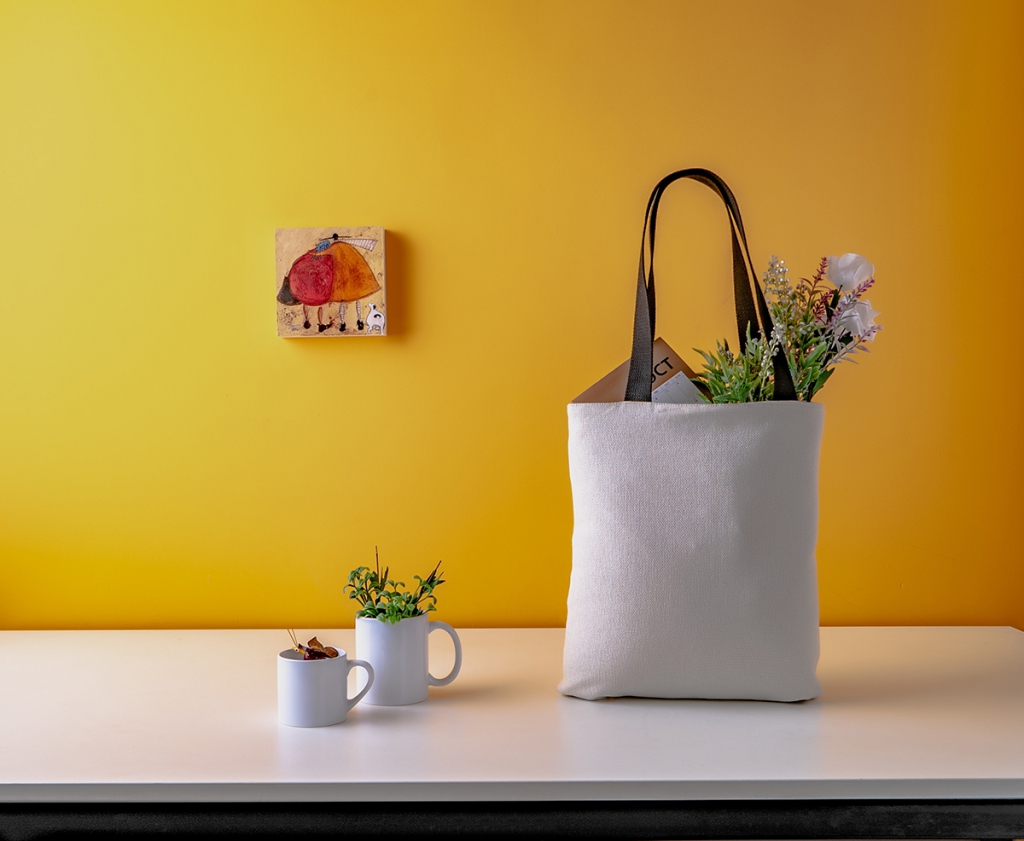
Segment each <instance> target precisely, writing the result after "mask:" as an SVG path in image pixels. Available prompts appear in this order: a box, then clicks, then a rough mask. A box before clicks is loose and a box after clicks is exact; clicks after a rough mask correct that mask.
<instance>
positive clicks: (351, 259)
mask: <svg viewBox="0 0 1024 841" xmlns="http://www.w3.org/2000/svg"><path fill="white" fill-rule="evenodd" d="M276 246H277V249H276V250H277V277H276V281H277V335H278V336H284V337H287V338H339V337H342V336H386V335H387V333H388V325H387V294H386V285H387V284H386V277H385V268H384V229H383V228H381V227H377V226H364V227H357V228H278V229H277V236H276Z"/></svg>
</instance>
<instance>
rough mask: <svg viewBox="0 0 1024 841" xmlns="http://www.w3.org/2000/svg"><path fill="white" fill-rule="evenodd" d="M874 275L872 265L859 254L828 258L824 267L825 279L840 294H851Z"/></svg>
mask: <svg viewBox="0 0 1024 841" xmlns="http://www.w3.org/2000/svg"><path fill="white" fill-rule="evenodd" d="M874 273H875V267H874V265H873V264H871V263H869V262H868V260H867V257H861V256H860V254H844V255H843V256H842V257H829V258H828V265H827V266H826V267H825V278H826V279H827V280H829V281H830V282H831V283H832V284H834V285H835V287H836V289H838V290H839V291H840V292H852V291H853V290H854V289H856V288H857V287H858V286H860V285H861V284H862V283H863V282H864V281H865V280H867V279H868V278H870V277H872V276H873V275H874ZM876 314H877V313H876Z"/></svg>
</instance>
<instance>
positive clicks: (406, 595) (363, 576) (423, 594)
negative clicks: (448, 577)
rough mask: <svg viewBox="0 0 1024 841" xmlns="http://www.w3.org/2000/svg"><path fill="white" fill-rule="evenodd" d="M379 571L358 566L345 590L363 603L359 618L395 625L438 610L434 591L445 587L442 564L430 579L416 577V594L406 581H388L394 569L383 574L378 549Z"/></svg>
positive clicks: (350, 574) (377, 565) (377, 568)
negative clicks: (389, 574)
mask: <svg viewBox="0 0 1024 841" xmlns="http://www.w3.org/2000/svg"><path fill="white" fill-rule="evenodd" d="M374 553H375V555H376V561H377V562H376V568H375V569H370V568H369V567H358V568H357V569H354V570H352V572H350V573H349V574H348V584H346V585H345V588H344V589H345V591H346V592H348V597H349V598H350V599H355V601H357V602H359V604H360V608H359V610H357V611H356V616H358V617H363V618H366V619H379V620H381V621H382V622H389V623H391V624H392V625H393V624H394V623H396V622H400V621H401V620H403V619H411V618H412V617H413V616H423V615H424V614H426V613H428V612H429V611H431V610H437V596H435V595H434V590H435V588H437V587H440V586H441V585H442V584H444V579H443V578H441V575H442V573H441V562H440V561H438V562H437V566H435V567H434V569H433V571H432V572H431V573H430V575H428V576H427V577H426V578H421V577H420V576H418V575H414V576H413V578H415V579H416V581H417V582H418V585H417V587H416V589H414V590H413V591H412V592H409V591H408V590H405V589H404V587H405V582H403V581H392V580H391V579H390V578H388V573H389V572H390V571H391V569H390V567H385V568H384V572H383V573H382V572H381V571H380V554H379V553H378V552H377V551H376V548H375V549H374Z"/></svg>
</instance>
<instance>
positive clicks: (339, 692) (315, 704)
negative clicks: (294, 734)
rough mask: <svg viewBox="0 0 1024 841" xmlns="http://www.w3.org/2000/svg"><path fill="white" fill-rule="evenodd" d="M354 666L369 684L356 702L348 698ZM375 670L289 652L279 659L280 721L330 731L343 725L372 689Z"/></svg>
mask: <svg viewBox="0 0 1024 841" xmlns="http://www.w3.org/2000/svg"><path fill="white" fill-rule="evenodd" d="M354 666H362V667H363V668H364V669H365V670H366V676H367V681H368V682H367V684H366V686H365V687H364V688H363V690H362V691H361V692H360V693H359V694H358V695H356V697H355V698H349V697H348V673H349V672H350V671H351V670H352V668H353V667H354ZM373 677H374V676H373V666H371V665H370V664H369V663H366V662H364V661H363V660H349V659H348V655H346V654H345V652H344V651H342V650H341V649H338V656H337V657H329V658H327V659H325V660H303V659H302V652H301V651H295V650H294V649H292V648H289V649H288V650H287V651H282V652H281V653H280V654H278V655H277V719H278V721H280V722H281V723H282V724H287V725H288V726H290V727H329V726H330V725H332V724H340V723H341V722H343V721H344V720H345V719H346V717H347V716H348V711H349V710H350V709H352V707H354V706H355V705H356V704H358V703H359V702H360V701H361V700H362V699H363V696H365V695H366V693H367V692H368V691H369V690H370V688H371V687H372V686H373Z"/></svg>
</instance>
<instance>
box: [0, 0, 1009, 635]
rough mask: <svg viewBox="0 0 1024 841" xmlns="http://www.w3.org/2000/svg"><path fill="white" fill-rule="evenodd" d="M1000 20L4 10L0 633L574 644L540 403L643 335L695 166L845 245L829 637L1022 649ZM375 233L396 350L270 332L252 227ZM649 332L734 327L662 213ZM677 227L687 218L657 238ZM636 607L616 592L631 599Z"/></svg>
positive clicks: (559, 12)
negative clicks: (542, 633)
mask: <svg viewBox="0 0 1024 841" xmlns="http://www.w3.org/2000/svg"><path fill="white" fill-rule="evenodd" d="M1022 36H1024V5H1021V4H1020V3H1019V2H1015V0H1010V2H989V3H978V2H973V0H972V2H964V3H957V2H939V0H925V2H901V3H892V2H891V0H881V2H830V3H819V2H817V0H814V2H760V3H753V2H742V1H741V2H717V0H716V2H711V0H702V1H701V2H664V3H662V2H635V0H627V1H626V2H593V0H581V2H554V3H549V2H479V0H469V2H436V3H429V2H420V0H416V1H415V2H359V3H356V2H352V3H349V2H301V3H297V2H291V0H287V1H286V0H275V1H274V2H206V0H201V2H182V0H169V1H168V2H144V3H142V2H134V1H133V0H125V1H124V2H99V1H98V0H86V2H40V1H39V0H24V1H23V2H22V0H17V1H16V2H11V0H0V281H2V288H3V304H2V307H3V309H2V312H3V326H2V328H0V358H2V364H0V394H2V404H0V627H4V628H68V627H70V628H96V627H191V626H204V627H226V626H271V627H274V626H304V627H318V626H320V627H322V626H332V625H338V624H344V623H346V622H350V621H351V617H352V606H351V605H352V603H351V602H349V601H348V600H346V599H344V598H343V596H342V594H341V584H342V583H343V582H342V579H343V576H344V574H345V573H346V572H347V570H348V569H350V568H351V567H353V566H355V565H358V564H361V563H366V562H368V561H369V560H370V559H371V558H372V553H373V546H374V544H375V543H376V544H379V545H380V547H381V552H382V557H383V558H384V560H386V561H389V562H390V563H391V564H392V566H393V567H394V568H396V569H397V570H398V571H399V572H402V573H404V575H405V576H406V577H408V576H410V575H411V574H412V573H413V572H418V571H423V572H425V571H426V570H427V569H428V568H429V567H430V566H431V565H432V564H433V563H434V562H435V561H436V560H437V559H439V558H443V559H444V562H445V567H446V569H447V571H448V573H449V583H447V584H446V585H445V586H444V587H443V588H442V590H441V591H439V592H440V595H441V597H442V605H441V607H442V609H441V612H440V613H439V616H440V617H441V618H445V619H448V620H450V621H452V622H454V623H456V624H458V625H463V626H469V625H483V626H486V625H554V624H559V623H561V622H562V621H564V611H565V607H564V605H565V595H566V590H567V586H568V576H569V565H570V536H571V528H572V522H571V501H570V491H569V483H568V478H567V465H566V422H565V404H566V402H567V401H568V400H569V399H571V398H572V397H573V396H574V395H575V394H577V393H578V392H580V391H582V390H583V389H584V388H585V387H586V386H588V385H590V384H591V383H592V382H593V381H594V380H596V379H597V378H598V377H599V376H601V375H603V374H604V373H605V372H606V371H607V370H609V369H610V368H612V367H613V366H615V365H617V364H618V363H619V362H621V361H622V360H623V359H624V358H625V356H626V354H627V352H628V347H629V342H630V319H631V313H630V312H629V306H630V302H631V299H632V296H633V292H634V282H635V260H636V249H637V244H638V238H639V226H640V222H641V214H642V209H643V205H644V202H645V201H646V198H647V194H648V192H649V190H650V188H651V186H652V185H653V184H654V182H655V181H656V180H657V179H658V178H659V177H660V176H661V175H663V174H665V173H666V172H668V171H670V170H672V169H675V168H678V167H683V166H692V165H703V166H707V167H710V168H712V169H714V170H716V171H718V172H719V173H721V174H722V175H723V176H724V177H725V178H726V180H727V181H728V182H729V183H730V184H731V185H732V186H733V188H734V189H735V190H736V192H737V194H738V196H739V198H740V202H741V205H742V207H743V210H744V215H745V218H746V222H747V225H748V228H749V232H750V234H751V246H752V248H753V251H754V254H755V259H756V260H757V262H758V263H762V264H763V263H764V262H766V261H767V258H768V256H769V254H770V253H773V252H774V253H778V254H779V255H781V256H783V257H785V258H786V260H787V262H788V263H789V265H790V266H791V268H792V270H793V271H794V273H796V274H809V273H810V272H812V271H813V270H814V268H815V266H816V264H817V261H818V259H819V257H821V256H822V255H826V254H840V253H843V252H844V251H857V252H860V253H863V254H866V255H867V256H868V257H869V258H870V259H871V260H872V261H873V262H874V263H875V264H876V267H877V269H876V276H877V278H878V286H877V289H876V290H875V291H874V292H873V293H872V295H871V301H872V303H873V304H874V306H875V307H876V309H878V310H880V311H881V313H882V315H881V319H880V320H881V322H882V323H883V324H884V330H883V332H882V333H881V334H880V336H879V338H878V340H877V342H876V343H875V346H874V350H873V353H872V354H871V355H870V357H868V358H866V359H865V360H864V361H863V362H862V364H861V365H860V366H859V367H854V366H849V367H848V368H847V369H846V370H842V371H840V372H838V373H837V375H836V376H835V378H834V379H833V380H832V381H831V382H830V383H829V385H828V387H827V388H826V389H825V391H824V393H823V402H825V403H826V404H827V407H828V411H827V421H826V426H827V430H826V440H825V443H824V449H823V456H822V465H821V535H820V541H819V564H820V571H821V601H822V620H823V622H824V623H826V624H843V623H847V624H857V623H866V624H871V623H892V624H915V623H950V624H957V623H978V624H1015V625H1016V626H1018V627H1024V573H1022V549H1024V525H1022V524H1024V517H1022V502H1024V488H1022V479H1021V477H1022V475H1024V471H1022V468H1024V435H1022V431H1024V427H1022V409H1024V397H1022V387H1021V379H1020V373H1019V370H1020V368H1021V364H1020V355H1021V352H1022V351H1021V340H1020V338H1019V333H1020V323H1021V317H1020V316H1019V315H1018V314H1017V313H1018V312H1019V308H1020V306H1021V305H1020V302H1019V301H1020V295H1021V291H1020V289H1021V286H1020V284H1021V280H1020V278H1021V268H1020V257H1019V250H1020V249H1019V242H1020V238H1021V231H1022V230H1024V212H1022V209H1021V208H1022V201H1021V196H1022V195H1024V171H1022V165H1021V154H1020V152H1021V149H1022V148H1024V142H1022V141H1024V124H1022V123H1024V72H1022V71H1024V61H1022V51H1021V49H1020V45H1021V43H1024V41H1022ZM362 224H378V225H383V226H385V227H386V228H387V229H388V231H389V232H390V238H389V241H388V249H389V251H388V258H389V266H388V271H389V275H388V277H389V305H390V314H391V322H390V330H391V335H389V336H388V337H387V338H386V339H384V340H367V341H358V340H354V341H341V340H338V341H331V342H328V341H316V342H313V341H302V340H283V339H278V338H277V337H276V336H275V325H274V318H275V309H274V303H273V293H274V285H275V278H274V229H275V228H276V227H307V226H309V227H313V226H321V225H362ZM659 230H662V231H663V232H664V233H663V242H662V244H663V246H664V250H663V251H661V252H660V253H659V267H660V274H659V277H660V278H661V280H662V284H661V288H662V290H663V294H662V299H661V301H660V306H659V314H660V315H661V325H660V327H661V330H660V332H661V333H662V334H663V335H664V336H665V337H666V338H667V339H669V341H670V342H672V344H673V345H675V346H676V347H677V349H679V350H681V351H684V352H685V353H686V354H687V355H688V358H689V359H690V361H691V362H695V361H696V359H695V355H694V354H692V353H691V352H690V351H689V348H691V347H693V346H695V345H698V346H699V345H703V346H708V345H711V344H712V343H713V341H714V339H715V338H716V337H718V336H725V335H728V333H729V331H730V324H731V316H730V314H729V280H728V278H729V269H728V259H729V255H728V238H727V229H726V227H725V219H724V216H723V214H722V212H721V211H720V209H719V208H718V207H716V205H715V200H714V198H713V196H711V195H710V193H707V191H704V190H702V188H699V187H697V186H695V185H681V186H679V187H676V188H673V192H672V193H671V194H670V195H669V197H668V200H667V203H666V206H665V211H664V217H663V225H662V227H660V228H659ZM669 232H671V235H669ZM624 584H626V585H627V586H628V582H624Z"/></svg>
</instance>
